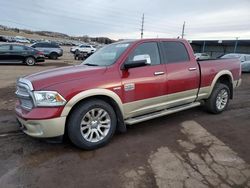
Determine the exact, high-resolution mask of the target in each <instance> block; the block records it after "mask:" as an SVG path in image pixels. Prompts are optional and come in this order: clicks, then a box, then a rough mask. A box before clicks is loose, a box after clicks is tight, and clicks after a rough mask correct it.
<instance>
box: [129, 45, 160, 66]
mask: <svg viewBox="0 0 250 188" xmlns="http://www.w3.org/2000/svg"><path fill="white" fill-rule="evenodd" d="M137 55H149V56H150V59H151V65H158V64H160V55H159V51H158V46H157V43H155V42H147V43H143V44H140V45H139V46H137V48H136V49H135V50H134V51H133V53H132V54H130V56H129V58H128V60H129V61H132V60H133V59H134V57H135V56H137Z"/></svg>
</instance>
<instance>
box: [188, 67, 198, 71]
mask: <svg viewBox="0 0 250 188" xmlns="http://www.w3.org/2000/svg"><path fill="white" fill-rule="evenodd" d="M188 70H189V71H195V70H197V68H196V67H191V68H189V69H188Z"/></svg>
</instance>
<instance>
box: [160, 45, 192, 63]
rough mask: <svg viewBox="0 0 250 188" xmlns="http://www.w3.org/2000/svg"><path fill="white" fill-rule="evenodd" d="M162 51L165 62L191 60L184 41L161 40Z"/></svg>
mask: <svg viewBox="0 0 250 188" xmlns="http://www.w3.org/2000/svg"><path fill="white" fill-rule="evenodd" d="M161 51H162V55H163V58H164V63H167V64H168V63H184V62H189V61H190V57H189V54H188V51H187V49H186V46H185V45H184V44H183V43H182V42H174V41H173V42H172V41H163V42H161Z"/></svg>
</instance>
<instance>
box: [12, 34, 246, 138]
mask: <svg viewBox="0 0 250 188" xmlns="http://www.w3.org/2000/svg"><path fill="white" fill-rule="evenodd" d="M162 41H178V42H181V43H183V44H184V45H185V47H186V49H187V52H188V54H189V61H186V62H181V63H178V64H177V63H172V64H169V63H166V62H164V58H161V64H159V65H152V66H143V67H137V68H132V69H125V70H124V69H122V67H123V64H124V62H125V61H126V59H127V58H128V56H129V54H130V53H131V52H133V50H134V49H135V48H136V47H137V46H138V45H140V44H142V43H145V42H157V43H158V46H159V48H161V42H162ZM160 52H161V50H160ZM161 53H162V52H161ZM161 57H162V54H161ZM240 77H241V70H240V64H239V62H238V60H228V59H224V60H213V61H212V60H207V61H202V62H197V61H196V60H195V57H194V54H193V50H192V48H191V46H190V45H189V43H188V42H187V41H185V40H178V39H143V40H137V41H134V42H133V43H132V44H131V45H130V47H129V48H128V49H127V50H126V51H125V52H124V53H123V54H122V55H121V56H120V57H119V59H118V60H117V61H116V63H115V64H113V65H111V66H108V67H90V66H86V65H80V66H71V67H63V68H58V69H52V70H49V71H44V72H40V73H37V74H33V75H30V76H26V77H25V79H26V80H28V81H29V82H30V83H31V84H32V87H33V89H34V90H48V91H57V92H58V93H60V94H61V95H62V96H63V97H64V98H65V99H66V101H67V103H66V105H65V106H63V107H52V108H34V109H32V110H31V111H27V110H25V109H22V108H20V106H19V104H18V102H17V105H16V113H17V116H18V118H19V119H20V121H21V122H22V123H23V124H24V125H25V124H29V123H28V122H30V121H32V123H33V126H37V125H36V123H35V122H38V123H37V124H39V122H40V124H41V121H43V123H42V127H44V126H47V127H49V126H50V127H51V126H54V127H53V128H52V129H53V132H56V131H54V129H55V127H59V128H58V129H59V130H60V131H59V133H57V134H54V136H59V135H61V134H62V133H63V132H64V128H65V126H66V121H67V117H68V116H69V114H70V113H71V110H72V109H73V108H74V107H76V105H77V104H78V103H79V102H80V101H83V100H86V99H88V98H90V97H99V98H102V99H104V100H108V101H109V102H110V103H112V105H113V106H114V107H115V108H116V113H118V114H117V115H119V117H120V121H123V122H126V121H127V122H128V120H129V119H131V118H133V117H136V116H140V115H144V114H148V113H153V112H155V111H159V110H163V109H169V108H172V107H176V106H180V105H185V104H188V103H193V102H195V101H201V100H205V99H207V98H209V96H210V94H211V92H212V90H213V87H214V86H215V84H216V82H218V80H220V79H221V80H222V81H226V82H228V83H230V84H231V88H230V90H233V88H235V87H236V86H239V84H240ZM58 118H59V119H60V123H58V124H56V125H55V123H52V124H50V123H49V120H50V119H51V120H52V122H55V120H58ZM44 120H46V123H45V124H44ZM47 132H48V131H46V133H44V132H42V133H41V134H40V135H36V134H29V132H28V131H27V132H26V133H27V134H29V135H31V136H35V137H52V136H53V135H51V134H47Z"/></svg>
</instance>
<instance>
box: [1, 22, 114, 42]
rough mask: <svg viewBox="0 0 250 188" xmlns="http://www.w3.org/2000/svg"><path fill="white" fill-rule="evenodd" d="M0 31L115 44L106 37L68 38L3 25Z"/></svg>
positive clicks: (61, 35) (49, 32)
mask: <svg viewBox="0 0 250 188" xmlns="http://www.w3.org/2000/svg"><path fill="white" fill-rule="evenodd" d="M0 30H4V31H13V32H16V33H18V35H20V33H26V34H37V35H40V36H46V37H54V38H62V39H70V40H77V41H83V42H91V41H92V42H98V43H103V44H110V43H113V42H115V41H114V40H112V39H109V38H107V37H89V36H87V35H83V36H78V37H73V36H69V35H66V34H64V33H60V32H53V31H31V30H28V29H19V28H12V27H7V26H3V25H0Z"/></svg>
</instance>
